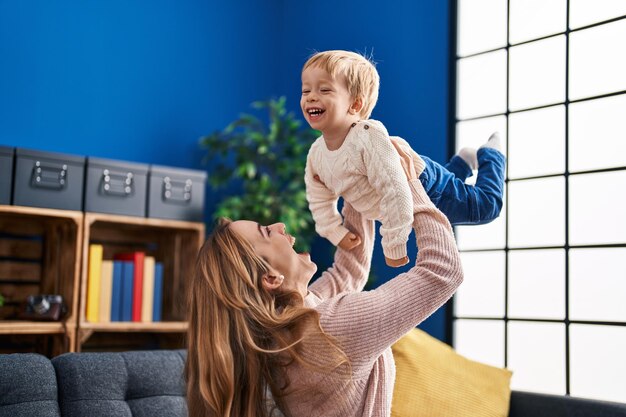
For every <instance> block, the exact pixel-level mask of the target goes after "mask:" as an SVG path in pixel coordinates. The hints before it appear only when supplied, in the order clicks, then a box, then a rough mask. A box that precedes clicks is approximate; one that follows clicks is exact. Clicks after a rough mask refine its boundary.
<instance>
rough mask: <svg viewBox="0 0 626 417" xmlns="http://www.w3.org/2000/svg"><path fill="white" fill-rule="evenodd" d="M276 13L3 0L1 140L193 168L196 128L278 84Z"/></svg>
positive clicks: (209, 126)
mask: <svg viewBox="0 0 626 417" xmlns="http://www.w3.org/2000/svg"><path fill="white" fill-rule="evenodd" d="M274 4H279V3H277V2H274ZM279 18H280V15H279V14H277V13H276V8H275V7H269V8H268V7H266V2H264V1H257V0H235V1H228V2H222V1H219V2H218V1H206V0H185V1H171V0H142V1H101V0H62V1H49V0H39V1H35V0H28V1H22V0H0V143H2V144H5V145H14V146H22V147H27V148H36V149H42V150H50V151H59V152H67V153H74V154H81V155H93V156H100V157H108V158H116V159H124V160H130V161H138V162H147V163H158V164H166V165H173V166H182V167H198V166H199V160H200V156H201V155H200V153H199V150H198V146H197V140H198V138H199V137H200V136H201V135H202V134H206V133H210V132H211V131H213V130H215V129H218V128H222V127H223V126H225V125H226V124H227V123H228V122H230V121H231V120H232V119H234V118H235V117H237V115H238V114H239V113H240V112H242V111H244V110H247V109H248V108H249V103H250V102H252V101H254V100H257V99H259V98H263V97H267V96H270V95H272V94H275V93H276V91H277V84H276V82H275V80H276V77H275V71H276V68H275V67H273V66H272V65H271V61H270V62H269V64H270V65H268V60H267V57H268V56H271V55H272V54H273V53H274V50H275V45H276V44H277V43H278V42H279V38H278V31H276V30H274V29H273V28H275V27H277V26H278V23H279Z"/></svg>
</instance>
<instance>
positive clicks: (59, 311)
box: [20, 294, 67, 321]
mask: <svg viewBox="0 0 626 417" xmlns="http://www.w3.org/2000/svg"><path fill="white" fill-rule="evenodd" d="M66 312H67V307H66V306H65V302H64V301H63V297H62V296H60V295H56V294H54V295H29V296H28V298H27V299H26V304H25V306H24V312H23V313H22V314H21V315H20V318H21V319H23V320H42V321H59V320H61V319H62V318H63V316H64V315H65V313H66Z"/></svg>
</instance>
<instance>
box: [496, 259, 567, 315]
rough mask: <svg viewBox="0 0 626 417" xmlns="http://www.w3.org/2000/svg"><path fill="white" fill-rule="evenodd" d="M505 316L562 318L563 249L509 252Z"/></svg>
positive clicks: (563, 312)
mask: <svg viewBox="0 0 626 417" xmlns="http://www.w3.org/2000/svg"><path fill="white" fill-rule="evenodd" d="M508 271H509V288H508V298H509V303H508V316H509V317H512V318H530V319H563V318H565V251H564V250H562V249H550V250H522V251H519V250H512V251H510V252H509V264H508Z"/></svg>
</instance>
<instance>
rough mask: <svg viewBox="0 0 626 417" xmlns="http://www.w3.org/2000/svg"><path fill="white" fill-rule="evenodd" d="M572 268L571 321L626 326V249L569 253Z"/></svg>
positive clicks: (570, 273)
mask: <svg viewBox="0 0 626 417" xmlns="http://www.w3.org/2000/svg"><path fill="white" fill-rule="evenodd" d="M569 265H570V266H569V299H570V302H569V309H570V313H569V317H570V319H572V320H586V321H621V322H626V303H625V302H624V296H626V279H624V277H625V273H624V271H626V248H601V249H600V248H599V249H570V252H569ZM625 398H626V397H625Z"/></svg>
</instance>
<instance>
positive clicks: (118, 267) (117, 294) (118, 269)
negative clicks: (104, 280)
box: [111, 261, 124, 321]
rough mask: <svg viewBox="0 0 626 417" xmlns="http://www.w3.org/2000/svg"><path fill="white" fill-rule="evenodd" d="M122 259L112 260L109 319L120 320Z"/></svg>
mask: <svg viewBox="0 0 626 417" xmlns="http://www.w3.org/2000/svg"><path fill="white" fill-rule="evenodd" d="M123 267H124V264H123V261H113V277H112V285H111V321H122V291H123V288H122V273H123Z"/></svg>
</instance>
